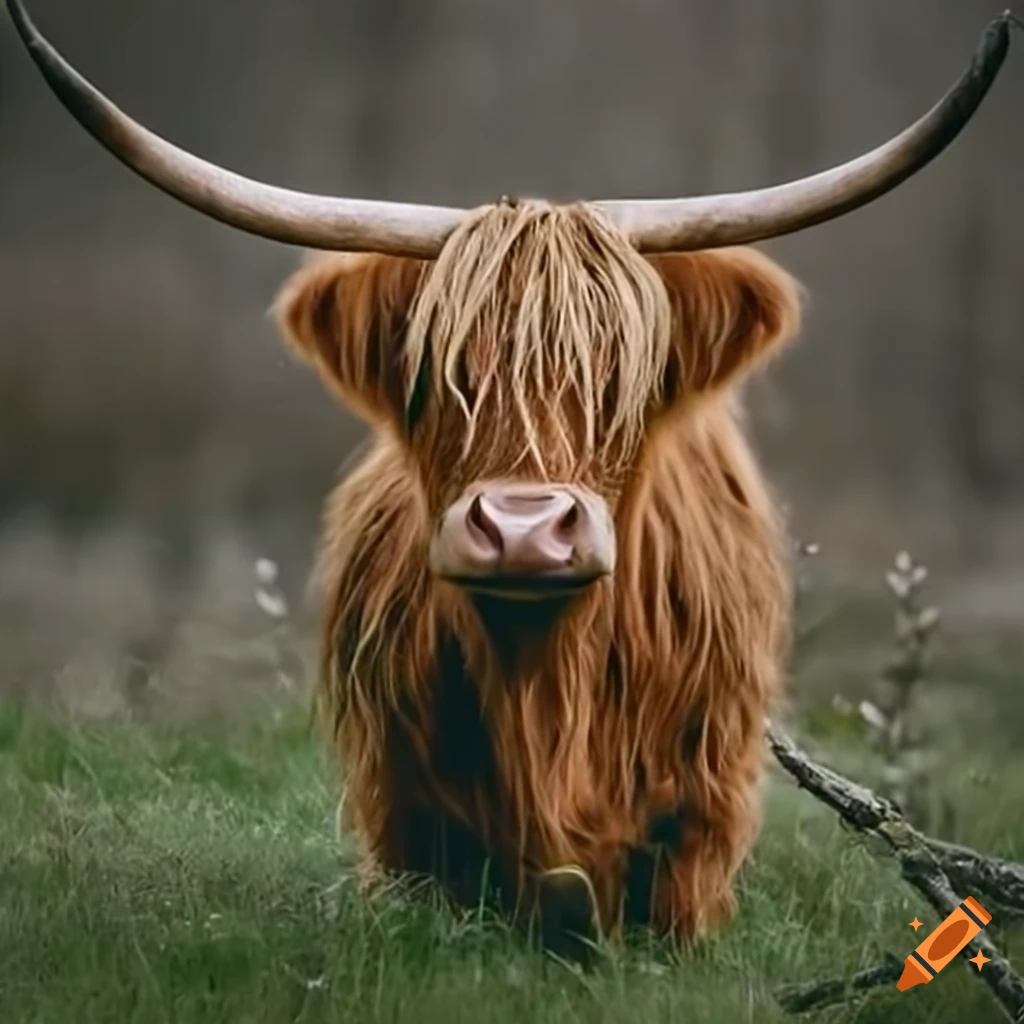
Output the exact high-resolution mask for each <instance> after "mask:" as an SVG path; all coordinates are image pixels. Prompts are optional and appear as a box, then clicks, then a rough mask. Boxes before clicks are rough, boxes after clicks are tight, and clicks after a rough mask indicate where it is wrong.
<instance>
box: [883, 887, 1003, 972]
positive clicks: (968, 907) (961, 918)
mask: <svg viewBox="0 0 1024 1024" xmlns="http://www.w3.org/2000/svg"><path fill="white" fill-rule="evenodd" d="M991 920H992V915H991V914H990V913H989V912H988V911H987V910H986V909H985V908H984V907H983V906H982V905H981V904H980V903H979V902H978V901H977V900H976V899H975V898H974V897H973V896H968V897H967V899H965V900H964V901H963V903H961V904H960V906H959V907H957V908H956V910H954V911H953V913H952V914H950V915H949V917H947V918H946V920H945V921H943V922H942V924H940V925H939V926H938V927H937V928H936V929H935V931H933V932H932V933H931V935H929V936H928V938H927V939H925V940H924V942H922V943H921V945H920V946H918V947H917V949H915V950H914V952H913V953H911V954H910V956H908V957H907V959H906V960H905V961H904V964H905V966H904V968H903V973H902V974H901V975H900V980H899V981H897V982H896V987H897V988H898V989H899V990H900V991H901V992H906V991H907V989H908V988H913V987H914V986H915V985H927V984H928V982H929V981H931V980H932V978H934V977H935V975H936V974H938V973H939V971H941V970H942V968H943V967H945V966H946V964H948V963H949V961H950V960H952V959H953V957H955V956H956V955H957V953H959V952H960V950H962V949H963V948H964V946H966V945H967V943H968V942H970V941H971V939H973V938H974V936H975V935H977V934H978V932H980V931H981V929H982V928H984V927H985V926H986V925H987V924H988V923H989V922H990V921H991Z"/></svg>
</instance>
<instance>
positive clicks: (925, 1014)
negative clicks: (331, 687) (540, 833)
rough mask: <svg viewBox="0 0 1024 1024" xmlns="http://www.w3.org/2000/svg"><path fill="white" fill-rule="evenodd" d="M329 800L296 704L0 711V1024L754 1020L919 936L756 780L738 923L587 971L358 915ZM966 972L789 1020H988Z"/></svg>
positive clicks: (915, 903) (1018, 951)
mask: <svg viewBox="0 0 1024 1024" xmlns="http://www.w3.org/2000/svg"><path fill="white" fill-rule="evenodd" d="M1003 767H1004V771H1005V766H1003ZM1017 774H1018V781H1019V783H1020V785H1019V786H1018V787H1017V788H1016V793H1018V794H1019V793H1021V792H1024V773H1022V772H1020V771H1018V773H1017ZM967 777H968V776H967V774H966V773H965V774H964V776H963V778H965V779H966V778H967ZM956 800H957V805H958V807H960V808H962V809H963V814H964V817H963V819H962V822H963V823H962V826H961V827H962V829H963V830H964V831H965V832H966V833H967V835H965V836H963V838H968V839H970V840H971V841H973V842H975V843H977V844H978V845H980V846H982V847H983V848H985V849H989V850H993V851H996V850H998V851H999V852H1003V853H1013V852H1016V853H1018V854H1019V853H1020V852H1021V851H1024V822H1021V821H1020V815H1019V814H1017V815H1012V814H1011V815H1009V816H1007V813H1006V812H1007V809H1008V808H1010V807H1012V806H1014V804H1015V803H1016V804H1017V806H1019V801H1015V800H1014V799H1013V798H1012V794H1008V793H1007V791H1006V789H1005V787H1002V788H1000V787H998V786H996V787H991V786H990V787H988V788H982V789H981V790H978V791H974V790H971V788H970V786H969V785H968V783H966V782H965V783H964V788H963V790H962V792H959V793H958V795H957V797H956ZM334 803H335V801H334V796H333V791H332V783H331V773H330V771H329V770H328V767H327V765H326V764H325V762H324V760H323V758H322V757H321V756H320V751H319V747H318V745H317V743H316V742H315V741H314V740H313V738H312V737H311V736H310V734H309V730H308V728H307V717H306V715H305V712H304V710H303V709H298V708H292V709H281V708H267V709H263V710H262V711H261V712H260V713H259V714H247V715H246V716H245V718H244V720H239V721H237V722H234V723H231V724H229V725H223V724H221V725H218V726H212V725H206V726H202V727H200V726H196V725H192V726H190V727H186V726H184V725H180V726H174V727H170V726H166V725H164V726H157V725H142V724H136V723H131V722H126V721H102V722H100V721H91V722H85V723H74V722H66V721H65V722H58V721H57V720H55V719H54V718H44V717H42V716H41V715H39V714H37V713H35V712H29V711H27V710H25V709H24V708H23V707H21V706H18V705H12V704H8V705H0V1020H2V1021H4V1022H6V1024H33V1022H43V1021H46V1022H49V1021H54V1022H76V1024H85V1022H93V1021H111V1022H118V1024H127V1022H139V1024H160V1022H165V1021H167V1022H170V1021H174V1022H179V1021H180V1022H189V1024H193V1022H197V1024H198V1022H205V1021H225V1022H226V1021H230V1022H232V1024H243V1022H250V1021H251V1022H255V1021H267V1022H270V1021H273V1022H309V1021H327V1020H331V1021H359V1022H369V1021H416V1022H424V1024H427V1022H431V1021H444V1022H446V1024H456V1022H461V1021H466V1022H474V1024H475V1022H481V1024H484V1022H495V1024H497V1022H502V1024H504V1022H509V1024H511V1022H521V1021H524V1022H525V1021H530V1022H532V1021H537V1022H548V1021H551V1022H554V1021H558V1022H574V1021H579V1022H581V1024H582V1022H586V1024H600V1022H606V1021H607V1022H610V1021H629V1022H640V1021H643V1022H645V1024H646V1022H652V1024H653V1022H660V1021H666V1022H668V1021H672V1022H679V1021H685V1022H688V1024H690V1022H703V1021H707V1022H714V1024H730V1022H732V1021H750V1022H757V1024H762V1022H764V1024H771V1022H773V1021H781V1020H783V1019H786V1018H784V1016H783V1014H782V1013H781V1012H780V1010H779V1009H778V1006H777V1004H776V1002H775V999H774V992H775V990H776V989H777V988H778V986H780V985H782V984H785V983H790V982H800V981H806V980H814V979H821V978H826V977H831V976H834V975H841V974H844V973H850V972H853V971H855V970H857V969H859V968H861V967H864V966H868V965H870V964H872V963H874V962H875V961H876V960H877V959H878V958H879V957H880V955H881V953H882V951H884V950H889V951H891V952H893V953H895V954H896V955H897V956H899V957H900V958H901V959H902V957H903V956H905V955H906V954H907V953H908V952H909V951H910V949H911V948H913V946H914V945H915V944H916V943H915V941H914V933H913V932H912V931H911V930H910V929H909V928H908V926H907V922H908V921H910V920H911V919H912V918H913V917H914V916H915V915H917V916H919V917H920V918H921V920H922V921H924V922H925V924H926V925H927V926H928V927H929V928H931V927H933V926H934V924H935V923H937V920H936V916H935V914H934V913H933V912H932V911H931V910H930V908H928V907H927V906H926V905H925V904H924V903H923V902H922V901H921V900H919V899H917V898H916V897H915V896H914V894H913V893H912V892H911V890H909V889H908V888H907V886H906V885H905V884H904V883H903V882H901V880H900V879H899V877H898V875H897V872H896V869H895V867H894V866H893V865H892V864H891V863H887V862H885V861H879V860H878V859H876V858H875V857H874V856H873V855H872V854H871V853H870V852H869V851H868V850H867V849H866V848H865V847H864V845H863V843H862V842H860V841H858V840H857V839H856V838H854V837H853V836H851V835H850V834H849V833H848V832H846V831H845V830H843V829H841V828H840V827H838V826H837V824H836V822H835V820H834V819H833V816H832V815H831V814H830V813H829V812H827V811H826V810H824V809H823V808H821V807H819V806H818V805H817V804H816V803H815V802H814V800H813V799H812V798H811V797H810V796H808V795H807V794H805V793H801V792H798V791H797V790H795V789H794V788H793V787H792V786H790V785H789V784H788V782H786V781H785V780H783V779H781V778H774V777H773V779H772V782H771V784H770V786H769V789H768V806H767V820H766V825H765V829H764V832H763V835H762V838H761V840H760V842H759V844H758V846H757V849H756V855H755V856H754V858H753V859H752V861H751V863H750V864H749V867H748V869H747V870H746V871H745V873H744V877H743V881H742V886H741V891H740V910H739V913H738V915H737V917H736V919H735V921H734V923H733V924H731V925H730V926H729V927H728V928H727V929H725V930H724V931H723V932H722V933H720V934H719V935H717V936H715V937H714V938H712V939H711V940H709V941H707V942H705V943H704V944H702V945H701V946H700V947H699V948H698V949H697V950H696V951H695V952H693V953H691V954H689V955H687V956H684V957H677V956H675V955H674V954H673V952H672V950H671V949H670V948H669V947H668V946H667V945H665V944H654V943H650V942H649V941H648V940H645V939H644V938H643V937H640V936H635V937H633V938H631V939H630V941H629V942H628V943H627V944H626V947H625V948H624V949H621V950H616V951H612V952H610V953H609V954H608V957H607V959H606V960H605V962H604V963H603V964H602V965H601V966H600V967H599V968H597V969H596V970H595V971H593V972H592V973H590V974H580V973H578V972H575V971H573V970H570V969H568V968H567V967H565V966H563V965H561V964H559V963H557V962H555V961H553V960H551V959H549V958H545V957H543V956H542V955H540V954H538V953H536V952H534V951H532V950H531V949H530V948H528V946H527V945H526V944H525V943H524V942H523V941H522V940H521V939H520V938H519V937H517V936H516V935H514V934H510V933H508V932H507V931H506V930H505V929H504V928H503V927H502V926H501V925H500V924H499V923H497V922H494V921H491V920H487V919H486V918H484V917H483V916H482V915H478V914H469V915H466V916H464V917H458V916H456V915H454V914H452V913H451V912H449V911H446V910H445V909H443V908H441V907H440V905H439V904H437V903H436V902H430V901H423V900H420V901H411V900H409V899H408V898H405V897H403V896H401V895H400V894H398V893H397V892H396V893H392V894H389V895H386V896H384V897H381V898H378V899H376V900H374V901H373V902H372V903H371V902H370V901H368V900H367V899H366V898H365V897H364V896H362V895H361V894H360V893H359V892H358V891H357V889H356V886H355V884H354V880H353V877H352V864H351V857H350V851H348V850H347V849H346V848H344V846H342V845H340V844H339V843H338V842H337V841H336V839H335V833H334ZM1011 938H1013V937H1012V936H1011ZM999 941H1001V942H1002V941H1003V937H1002V936H999ZM1010 952H1011V955H1015V956H1017V957H1018V958H1021V956H1022V954H1024V946H1022V944H1021V942H1020V941H1019V937H1017V939H1016V940H1015V945H1012V946H1011V948H1010ZM1018 962H1020V959H1018ZM973 970H974V968H973V967H964V966H963V965H962V964H959V963H956V964H952V965H951V966H950V967H949V968H947V970H946V971H945V972H943V974H942V975H941V976H940V977H939V978H938V979H936V981H934V982H933V983H932V984H930V985H928V986H927V987H926V988H925V987H921V988H918V989H916V990H913V991H912V992H909V993H906V994H900V993H898V992H897V991H896V989H895V986H888V987H886V988H885V989H883V990H879V991H877V992H876V993H874V994H873V995H871V996H870V997H869V998H867V999H863V1000H861V1001H860V1002H858V1003H849V1004H847V1005H846V1006H845V1007H841V1008H838V1009H836V1010H831V1011H826V1012H822V1013H819V1014H818V1015H816V1016H815V1015H811V1016H810V1017H809V1018H804V1019H810V1020H815V1021H826V1022H838V1021H857V1022H859V1024H870V1022H882V1021H898V1022H901V1024H904V1022H909V1024H914V1022H922V1024H923V1022H928V1024H945V1022H948V1024H962V1022H964V1021H972V1022H977V1024H981V1022H985V1021H990V1020H991V1021H994V1020H997V1019H999V1018H998V1015H997V1013H996V1012H995V1010H994V1007H993V1004H992V1003H991V1001H990V999H989V997H988V994H987V992H986V990H985V988H984V986H982V985H980V984H979V983H978V981H977V979H976V978H971V977H970V976H969V972H970V971H973ZM789 1019H792V1018H789Z"/></svg>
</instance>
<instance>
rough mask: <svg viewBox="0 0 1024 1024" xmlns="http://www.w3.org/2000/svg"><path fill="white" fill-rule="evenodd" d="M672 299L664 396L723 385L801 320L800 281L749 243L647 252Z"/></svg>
mask: <svg viewBox="0 0 1024 1024" xmlns="http://www.w3.org/2000/svg"><path fill="white" fill-rule="evenodd" d="M650 261H651V263H652V264H653V266H654V268H655V269H656V270H657V271H658V273H659V274H660V275H661V278H662V280H663V281H664V283H665V287H666V289H667V290H668V295H669V300H670V302H671V305H672V348H671V355H670V358H669V365H668V373H667V380H666V397H667V398H668V400H669V401H673V400H676V399H679V398H683V397H685V396H686V395H696V394H702V393H706V392H709V391H715V390H718V389H720V388H724V387H728V386H729V385H730V384H732V383H735V382H736V381H737V380H738V379H739V378H740V377H741V376H742V375H743V374H744V373H746V372H748V371H750V370H751V369H753V368H754V367H755V366H757V365H758V364H759V363H760V362H761V361H762V360H763V359H765V358H766V357H768V356H770V355H772V354H773V353H775V352H777V351H779V350H780V349H781V348H782V346H783V345H784V344H785V342H787V341H789V340H790V339H791V338H793V337H794V335H795V334H796V333H797V331H798V330H799V327H800V318H801V317H800V314H801V309H800V307H801V297H802V293H801V289H800V286H799V285H798V284H797V282H796V281H795V280H794V278H792V277H791V276H790V275H789V274H788V273H786V271H784V270H782V268H781V267H779V266H778V265H777V264H775V263H774V262H773V261H772V260H770V259H769V258H768V257H767V256H765V255H763V254H762V253H759V252H757V251H756V250H754V249H748V248H733V249H713V250H706V251H702V252H692V253H670V254H667V255H659V256H652V257H650Z"/></svg>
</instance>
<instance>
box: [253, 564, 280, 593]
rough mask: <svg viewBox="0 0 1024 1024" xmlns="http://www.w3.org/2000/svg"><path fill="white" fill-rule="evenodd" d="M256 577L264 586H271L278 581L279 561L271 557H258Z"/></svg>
mask: <svg viewBox="0 0 1024 1024" xmlns="http://www.w3.org/2000/svg"><path fill="white" fill-rule="evenodd" d="M256 579H257V580H259V582H260V583H261V584H262V585H263V586H264V587H269V586H271V585H272V584H274V583H275V582H277V563H276V562H274V561H271V559H269V558H257V559H256Z"/></svg>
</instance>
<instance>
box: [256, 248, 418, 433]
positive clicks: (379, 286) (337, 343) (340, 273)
mask: <svg viewBox="0 0 1024 1024" xmlns="http://www.w3.org/2000/svg"><path fill="white" fill-rule="evenodd" d="M425 267H426V264H425V263H424V262H423V261H421V260H413V259H403V258H399V257H394V256H381V255H377V254H351V253H331V254H328V255H323V254H317V255H314V256H313V257H311V258H310V259H309V260H307V262H306V264H305V265H304V266H303V267H302V268H301V269H299V270H298V271H296V272H295V273H294V274H293V275H292V277H291V278H290V279H289V280H288V281H287V282H286V283H285V284H284V286H283V287H282V289H281V291H280V293H279V294H278V296H277V300H276V301H275V303H274V306H273V309H272V313H273V316H274V318H275V319H276V320H277V323H278V326H279V328H280V329H281V331H282V333H283V334H284V337H285V339H286V341H287V342H288V343H289V344H290V346H291V347H292V348H294V349H295V350H296V351H297V352H298V353H299V354H300V355H301V356H302V357H303V358H304V359H306V360H307V361H308V362H309V363H311V364H312V365H313V366H314V367H315V368H316V370H317V371H318V372H319V374H320V376H321V377H322V378H323V379H324V381H325V382H326V383H327V384H328V386H329V387H330V388H331V390H332V391H333V392H334V393H335V394H337V395H338V396H339V397H340V398H341V400H342V401H343V402H344V403H345V405H347V406H348V407H349V408H350V409H352V411H353V412H355V413H356V414H358V415H359V416H362V417H363V418H364V419H366V420H369V421H371V422H374V423H380V422H394V421H395V420H396V419H397V418H399V417H400V416H401V411H402V408H403V406H404V398H405V382H404V374H403V371H402V364H403V359H402V348H403V339H404V336H405V331H406V324H407V322H408V318H409V310H410V308H411V306H412V304H413V302H414V301H415V299H416V293H417V290H418V288H419V283H420V279H421V276H422V274H423V271H424V269H425Z"/></svg>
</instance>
